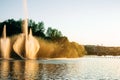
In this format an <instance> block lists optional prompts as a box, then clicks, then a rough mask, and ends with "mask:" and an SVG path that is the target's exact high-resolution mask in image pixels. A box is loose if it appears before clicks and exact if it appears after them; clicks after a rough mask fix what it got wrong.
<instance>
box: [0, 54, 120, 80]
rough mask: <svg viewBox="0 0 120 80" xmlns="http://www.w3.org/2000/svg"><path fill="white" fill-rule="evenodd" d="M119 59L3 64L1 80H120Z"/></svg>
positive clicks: (91, 57) (11, 61)
mask: <svg viewBox="0 0 120 80" xmlns="http://www.w3.org/2000/svg"><path fill="white" fill-rule="evenodd" d="M119 79H120V57H112V56H107V57H104V56H103V57H98V56H85V57H82V58H77V59H47V60H0V80H119Z"/></svg>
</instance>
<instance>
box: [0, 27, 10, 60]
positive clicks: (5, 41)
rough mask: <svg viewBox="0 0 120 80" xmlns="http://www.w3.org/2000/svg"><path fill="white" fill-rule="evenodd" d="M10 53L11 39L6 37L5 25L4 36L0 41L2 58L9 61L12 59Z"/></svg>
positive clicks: (4, 28)
mask: <svg viewBox="0 0 120 80" xmlns="http://www.w3.org/2000/svg"><path fill="white" fill-rule="evenodd" d="M10 52H11V44H10V39H9V38H7V37H6V25H4V27H3V36H2V38H1V39H0V53H1V58H3V59H9V58H10Z"/></svg>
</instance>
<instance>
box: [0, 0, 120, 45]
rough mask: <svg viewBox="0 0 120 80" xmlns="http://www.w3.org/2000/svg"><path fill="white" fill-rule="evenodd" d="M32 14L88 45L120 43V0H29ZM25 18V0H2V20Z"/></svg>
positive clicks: (0, 13)
mask: <svg viewBox="0 0 120 80" xmlns="http://www.w3.org/2000/svg"><path fill="white" fill-rule="evenodd" d="M27 3H28V4H27V5H28V18H30V19H32V20H34V21H36V22H40V21H43V22H44V23H45V28H46V29H47V28H48V27H52V28H56V29H58V30H60V31H61V32H62V34H63V35H64V36H67V37H68V39H69V40H70V41H75V42H78V43H80V44H84V45H103V46H120V0H28V1H27ZM11 18H14V19H15V20H18V19H20V18H22V19H24V9H23V0H0V22H2V21H4V20H7V19H11Z"/></svg>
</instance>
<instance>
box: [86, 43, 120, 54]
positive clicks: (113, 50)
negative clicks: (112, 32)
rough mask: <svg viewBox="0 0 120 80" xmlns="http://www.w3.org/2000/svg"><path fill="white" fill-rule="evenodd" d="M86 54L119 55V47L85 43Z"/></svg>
mask: <svg viewBox="0 0 120 80" xmlns="http://www.w3.org/2000/svg"><path fill="white" fill-rule="evenodd" d="M85 49H86V51H87V55H98V56H102V55H113V56H117V55H120V47H105V46H95V45H85Z"/></svg>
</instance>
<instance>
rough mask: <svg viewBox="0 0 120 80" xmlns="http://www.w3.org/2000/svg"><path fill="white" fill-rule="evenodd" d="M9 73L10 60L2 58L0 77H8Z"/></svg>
mask: <svg viewBox="0 0 120 80" xmlns="http://www.w3.org/2000/svg"><path fill="white" fill-rule="evenodd" d="M9 73H10V62H9V61H8V60H3V61H2V62H1V64H0V78H2V79H6V80H7V79H8V78H9V77H10V76H9Z"/></svg>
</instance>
